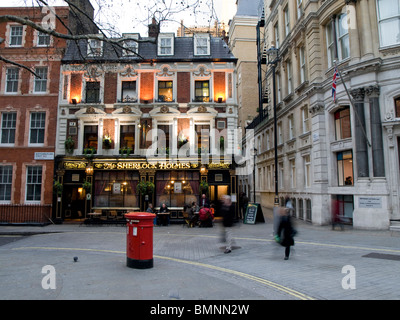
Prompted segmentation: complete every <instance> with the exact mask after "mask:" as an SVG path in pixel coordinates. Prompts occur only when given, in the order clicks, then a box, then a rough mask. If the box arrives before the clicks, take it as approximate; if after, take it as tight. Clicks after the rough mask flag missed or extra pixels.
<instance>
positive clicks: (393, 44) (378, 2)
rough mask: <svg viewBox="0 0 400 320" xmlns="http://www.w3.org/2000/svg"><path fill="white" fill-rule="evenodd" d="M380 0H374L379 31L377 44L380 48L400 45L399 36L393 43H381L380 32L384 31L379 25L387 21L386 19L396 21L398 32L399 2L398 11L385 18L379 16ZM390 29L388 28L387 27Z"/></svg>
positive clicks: (399, 30) (399, 26) (399, 25)
mask: <svg viewBox="0 0 400 320" xmlns="http://www.w3.org/2000/svg"><path fill="white" fill-rule="evenodd" d="M380 2H381V1H380V0H377V1H376V16H377V20H378V33H379V45H380V47H381V48H385V47H391V46H398V45H400V38H399V39H398V41H397V42H395V43H388V44H383V37H382V34H384V33H385V32H384V31H382V28H381V26H382V25H383V24H384V23H386V22H388V21H392V20H394V21H396V20H397V21H398V30H397V31H398V32H399V33H400V4H399V8H398V11H399V12H398V13H397V14H395V15H392V16H389V17H385V18H381V11H382V10H381V6H380ZM388 29H389V30H390V28H388Z"/></svg>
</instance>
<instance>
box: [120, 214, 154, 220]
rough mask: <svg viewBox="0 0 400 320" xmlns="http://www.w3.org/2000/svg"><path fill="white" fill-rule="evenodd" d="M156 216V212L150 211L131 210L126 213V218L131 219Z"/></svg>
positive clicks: (145, 218) (144, 218)
mask: <svg viewBox="0 0 400 320" xmlns="http://www.w3.org/2000/svg"><path fill="white" fill-rule="evenodd" d="M155 216H156V215H155V214H153V213H148V212H129V213H127V214H125V218H126V219H130V220H147V219H149V220H150V219H154V218H155Z"/></svg>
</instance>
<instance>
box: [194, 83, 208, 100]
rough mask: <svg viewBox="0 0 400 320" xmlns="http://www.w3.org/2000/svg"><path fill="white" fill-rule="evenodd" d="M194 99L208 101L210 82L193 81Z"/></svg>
mask: <svg viewBox="0 0 400 320" xmlns="http://www.w3.org/2000/svg"><path fill="white" fill-rule="evenodd" d="M194 95H195V97H194V98H195V101H196V102H210V84H209V81H195V93H194Z"/></svg>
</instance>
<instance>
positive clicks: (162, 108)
mask: <svg viewBox="0 0 400 320" xmlns="http://www.w3.org/2000/svg"><path fill="white" fill-rule="evenodd" d="M160 112H161V113H168V112H169V108H168V107H167V106H162V107H161V108H160Z"/></svg>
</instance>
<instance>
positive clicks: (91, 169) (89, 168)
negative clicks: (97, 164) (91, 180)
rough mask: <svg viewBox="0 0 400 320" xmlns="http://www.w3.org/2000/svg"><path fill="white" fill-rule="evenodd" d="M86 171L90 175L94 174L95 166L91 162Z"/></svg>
mask: <svg viewBox="0 0 400 320" xmlns="http://www.w3.org/2000/svg"><path fill="white" fill-rule="evenodd" d="M85 171H86V174H87V175H88V176H91V175H93V167H92V166H91V165H90V164H89V165H88V166H87V167H86V169H85Z"/></svg>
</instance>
